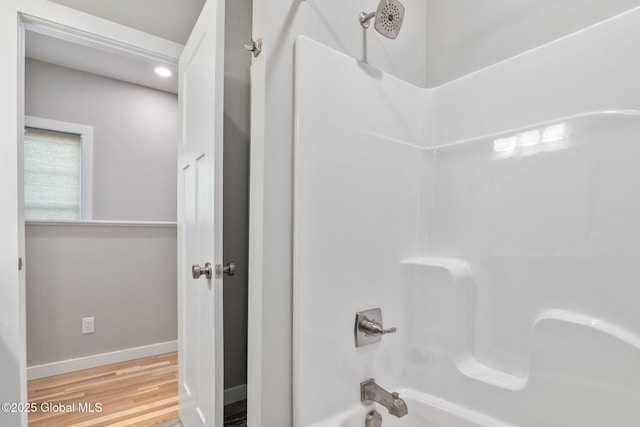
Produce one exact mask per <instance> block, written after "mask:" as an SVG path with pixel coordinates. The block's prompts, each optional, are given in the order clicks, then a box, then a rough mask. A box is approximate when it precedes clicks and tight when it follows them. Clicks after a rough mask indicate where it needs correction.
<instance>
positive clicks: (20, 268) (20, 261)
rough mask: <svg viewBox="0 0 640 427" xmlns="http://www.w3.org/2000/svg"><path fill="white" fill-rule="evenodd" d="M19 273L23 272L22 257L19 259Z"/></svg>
mask: <svg viewBox="0 0 640 427" xmlns="http://www.w3.org/2000/svg"><path fill="white" fill-rule="evenodd" d="M18 271H22V257H20V258H18Z"/></svg>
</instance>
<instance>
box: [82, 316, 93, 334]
mask: <svg viewBox="0 0 640 427" xmlns="http://www.w3.org/2000/svg"><path fill="white" fill-rule="evenodd" d="M93 332H94V329H93V317H83V318H82V333H83V334H92V333H93Z"/></svg>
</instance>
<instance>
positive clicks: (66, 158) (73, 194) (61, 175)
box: [24, 128, 82, 220]
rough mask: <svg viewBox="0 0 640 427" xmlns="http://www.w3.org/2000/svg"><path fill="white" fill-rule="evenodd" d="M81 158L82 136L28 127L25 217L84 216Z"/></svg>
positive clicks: (60, 218)
mask: <svg viewBox="0 0 640 427" xmlns="http://www.w3.org/2000/svg"><path fill="white" fill-rule="evenodd" d="M81 159H82V139H81V137H80V135H73V134H67V133H61V132H54V131H49V130H42V129H32V128H27V129H26V130H25V138H24V186H25V189H24V198H25V200H24V203H25V219H27V220H79V219H80V212H81V211H80V202H81V200H80V194H81V183H80V181H81V170H82V169H81Z"/></svg>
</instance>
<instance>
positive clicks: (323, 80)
mask: <svg viewBox="0 0 640 427" xmlns="http://www.w3.org/2000/svg"><path fill="white" fill-rule="evenodd" d="M318 64H326V66H323V67H319V66H318ZM295 111H296V116H295V121H296V130H295V150H294V151H295V177H294V183H295V189H294V206H295V221H294V236H295V241H294V248H295V251H294V309H295V312H294V342H295V344H294V345H295V354H294V360H295V366H294V377H295V380H294V384H295V388H294V400H295V404H294V408H295V412H294V418H295V420H296V424H295V425H296V426H307V425H311V424H314V423H316V422H318V421H320V420H322V419H323V418H325V417H327V416H328V415H330V414H333V413H337V412H340V411H342V410H345V409H347V408H349V407H351V406H353V404H354V402H357V397H358V396H357V393H358V390H359V389H358V387H359V384H360V382H362V381H364V380H366V379H368V378H370V377H372V376H374V375H375V376H376V380H378V381H380V383H381V384H385V385H388V386H389V387H394V386H397V385H398V384H399V383H400V379H401V378H402V377H403V375H404V374H403V372H404V370H405V366H404V363H402V359H403V352H402V349H403V348H405V347H406V344H405V345H400V341H401V340H402V339H403V338H402V337H403V335H402V334H396V335H387V336H385V337H384V339H383V340H382V342H380V343H377V344H374V345H371V346H369V347H362V348H356V347H355V340H354V324H355V315H356V312H358V311H362V310H366V309H370V308H376V307H380V308H382V312H383V318H384V322H385V326H386V327H391V326H396V327H397V328H398V330H399V331H403V330H404V323H403V319H404V314H403V301H404V298H403V288H404V285H403V282H404V279H403V277H402V275H403V268H402V265H401V264H400V263H399V261H400V260H402V259H403V258H405V257H407V256H411V255H412V254H415V253H416V252H417V251H419V249H420V246H419V244H420V242H419V240H420V239H419V236H420V232H421V230H422V232H424V231H425V230H424V226H425V225H426V220H425V219H424V212H421V211H420V208H421V206H420V201H421V194H420V191H421V182H420V180H419V179H417V177H418V176H419V175H420V173H421V171H422V168H423V167H424V165H425V156H427V153H425V152H424V150H422V149H421V147H420V144H421V143H423V142H424V138H423V132H424V128H425V127H426V125H425V120H424V118H425V117H429V116H430V115H432V113H431V112H430V106H429V102H428V99H427V98H425V97H423V96H421V94H420V92H418V91H416V90H415V87H414V86H412V85H410V84H408V83H406V82H403V81H402V80H399V79H397V78H395V77H391V76H389V75H387V74H384V73H382V72H380V71H378V70H376V69H374V68H372V67H370V66H368V65H366V64H362V63H360V62H358V61H356V60H354V59H353V58H350V57H348V56H346V55H343V54H341V53H338V52H336V51H333V50H331V49H327V48H326V47H324V46H322V45H320V44H318V43H316V42H314V41H312V40H310V39H307V38H300V39H298V40H297V42H296V80H295Z"/></svg>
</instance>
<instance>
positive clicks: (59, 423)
mask: <svg viewBox="0 0 640 427" xmlns="http://www.w3.org/2000/svg"><path fill="white" fill-rule="evenodd" d="M28 393H29V402H32V403H34V404H35V405H34V406H35V408H36V411H35V412H32V413H30V414H29V426H33V427H38V426H46V427H88V426H113V427H124V426H127V427H130V426H132V427H133V426H135V427H147V426H150V425H153V424H156V423H159V422H161V421H164V420H169V419H171V418H175V417H177V416H178V354H177V353H167V354H163V355H159V356H152V357H145V358H144V359H137V360H132V361H129V362H123V363H118V364H115V365H109V366H102V367H99V368H94V369H88V370H85V371H78V372H72V373H69V374H64V375H58V376H55V377H49V378H42V379H38V380H33V381H29V387H28ZM98 404H100V406H101V411H98V410H99V407H100V406H99V405H98ZM54 405H58V406H54ZM59 408H60V409H65V410H66V411H65V412H60V411H57V410H58V409H59ZM47 410H49V411H50V412H46V411H47ZM88 410H94V411H95V412H88Z"/></svg>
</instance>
